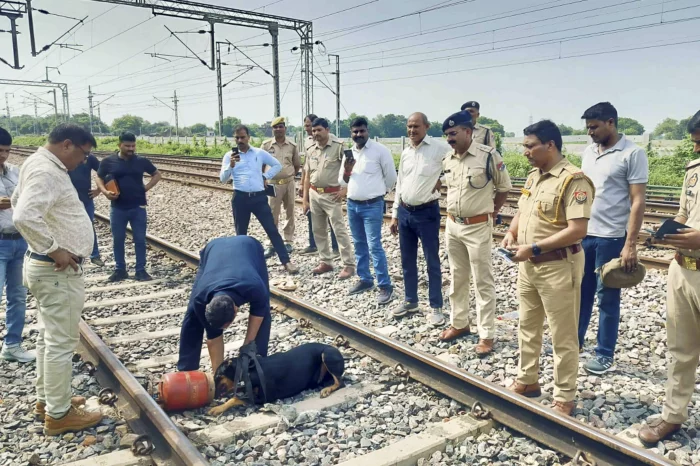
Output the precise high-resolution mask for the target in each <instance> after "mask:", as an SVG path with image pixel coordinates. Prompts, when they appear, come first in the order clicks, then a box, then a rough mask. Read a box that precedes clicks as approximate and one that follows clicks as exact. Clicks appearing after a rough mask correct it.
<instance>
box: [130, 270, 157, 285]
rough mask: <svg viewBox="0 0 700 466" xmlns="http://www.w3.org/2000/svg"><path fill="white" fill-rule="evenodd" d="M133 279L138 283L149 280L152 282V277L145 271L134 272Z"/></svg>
mask: <svg viewBox="0 0 700 466" xmlns="http://www.w3.org/2000/svg"><path fill="white" fill-rule="evenodd" d="M134 278H135V279H136V280H137V281H140V282H150V281H151V280H153V277H151V276H150V275H149V274H148V272H146V271H145V270H139V271H138V272H136V274H135V275H134Z"/></svg>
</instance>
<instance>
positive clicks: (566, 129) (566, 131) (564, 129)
mask: <svg viewBox="0 0 700 466" xmlns="http://www.w3.org/2000/svg"><path fill="white" fill-rule="evenodd" d="M557 126H558V127H559V132H560V133H561V135H562V136H571V135H572V134H574V128H572V127H571V126H566V125H565V124H563V123H560V124H559V125H557Z"/></svg>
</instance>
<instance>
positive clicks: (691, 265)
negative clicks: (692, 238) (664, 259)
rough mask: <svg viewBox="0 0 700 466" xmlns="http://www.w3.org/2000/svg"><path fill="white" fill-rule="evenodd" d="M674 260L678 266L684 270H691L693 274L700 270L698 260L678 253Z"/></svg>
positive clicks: (699, 260)
mask: <svg viewBox="0 0 700 466" xmlns="http://www.w3.org/2000/svg"><path fill="white" fill-rule="evenodd" d="M675 259H676V262H678V265H680V266H681V267H683V268H684V269H686V270H693V271H695V272H697V271H698V270H700V259H697V258H695V257H688V256H684V255H683V254H681V253H680V252H677V253H676V257H675Z"/></svg>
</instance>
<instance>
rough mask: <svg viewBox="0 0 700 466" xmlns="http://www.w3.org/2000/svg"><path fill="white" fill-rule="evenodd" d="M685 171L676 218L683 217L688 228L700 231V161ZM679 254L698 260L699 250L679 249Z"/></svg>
mask: <svg viewBox="0 0 700 466" xmlns="http://www.w3.org/2000/svg"><path fill="white" fill-rule="evenodd" d="M685 170H686V171H685V179H684V180H683V191H681V201H680V208H679V210H678V216H679V217H685V218H686V219H687V220H686V222H685V224H686V225H688V226H689V227H690V228H695V229H696V230H700V203H699V202H698V201H700V199H699V197H700V159H696V160H693V161H692V162H690V163H689V164H688V166H687V167H686V169H685ZM680 253H681V254H683V255H684V256H690V257H697V258H700V249H681V250H680Z"/></svg>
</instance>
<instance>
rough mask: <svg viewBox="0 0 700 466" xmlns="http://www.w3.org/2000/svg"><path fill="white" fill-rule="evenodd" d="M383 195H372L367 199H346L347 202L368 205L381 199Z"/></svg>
mask: <svg viewBox="0 0 700 466" xmlns="http://www.w3.org/2000/svg"><path fill="white" fill-rule="evenodd" d="M383 200H384V196H377V197H373V198H372V199H367V200H366V201H356V200H355V199H348V202H352V203H353V204H363V205H369V204H374V203H375V202H379V201H383Z"/></svg>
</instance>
